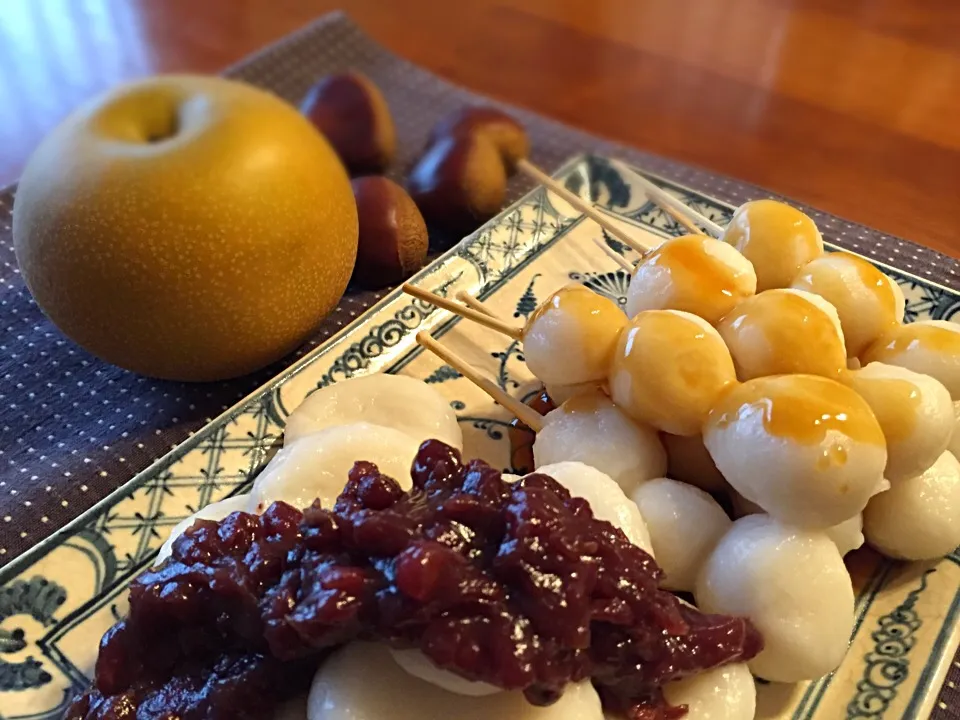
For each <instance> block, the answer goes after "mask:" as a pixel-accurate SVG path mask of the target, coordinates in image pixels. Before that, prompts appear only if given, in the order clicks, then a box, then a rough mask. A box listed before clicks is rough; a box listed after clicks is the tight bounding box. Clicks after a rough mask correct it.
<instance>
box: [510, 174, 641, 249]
mask: <svg viewBox="0 0 960 720" xmlns="http://www.w3.org/2000/svg"><path fill="white" fill-rule="evenodd" d="M517 169H518V170H519V171H520V172H522V173H523V174H524V175H527V176H528V177H530V178H532V179H533V180H536V181H537V182H538V183H540V184H541V185H543V186H545V187H546V188H547V189H548V190H549V191H550V192H552V193H554V194H556V195H559V196H560V197H562V198H563V199H564V200H566V201H567V202H568V203H570V204H571V205H573V207H575V208H576V209H577V210H579V211H580V212H582V213H583V214H584V215H586V216H587V217H588V218H590V219H591V220H593V221H594V222H595V223H597V225H599V226H600V227H602V228H603V229H604V230H606V231H607V232H608V233H610V234H611V235H613V236H614V237H615V238H616V239H617V240H619V241H620V242H622V243H623V244H624V245H626V246H627V247H629V248H632V249H633V250H636V251H637V252H638V253H640V254H641V255H643V254H644V253H645V252H647V250H649V249H650V248H651V247H654V246H655V245H656V244H657V243H653V244H651V245H645V244H644V243H642V242H640V241H639V240H637V239H636V238H635V237H631V236H630V235H627V233H625V232H623V230H621V229H620V228H618V227H617V226H616V225H614V224H613V223H612V222H611V221H610V220H608V219H607V218H605V217H604V216H603V215H602V214H601V213H600V212H599V211H598V210H597V209H596V208H595V207H593V206H592V205H591V204H590V203H588V202H586V201H584V200H583V199H582V198H581V197H580V196H579V195H576V194H574V193H572V192H570V191H569V190H567V189H566V188H565V187H564V186H563V185H561V184H560V183H558V182H557V181H556V180H554V179H553V178H552V177H550V176H549V175H547V174H546V173H545V172H543V170H541V169H540V168H538V167H536V166H535V165H532V164H531V163H530V162H529V161H528V160H520V161H519V162H517Z"/></svg>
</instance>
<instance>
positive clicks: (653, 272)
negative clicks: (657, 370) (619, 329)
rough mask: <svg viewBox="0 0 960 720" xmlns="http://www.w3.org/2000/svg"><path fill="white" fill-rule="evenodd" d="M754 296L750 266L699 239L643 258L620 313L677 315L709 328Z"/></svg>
mask: <svg viewBox="0 0 960 720" xmlns="http://www.w3.org/2000/svg"><path fill="white" fill-rule="evenodd" d="M756 290H757V276H756V273H755V272H754V270H753V265H751V264H750V261H749V260H747V259H746V258H745V257H743V255H741V254H740V253H738V252H737V251H736V250H734V249H733V248H732V247H731V246H730V245H727V244H726V243H721V242H717V241H716V240H714V239H713V238H709V237H706V236H705V235H684V236H682V237H677V238H671V239H669V240H666V241H665V242H663V243H662V244H661V245H660V246H659V247H657V248H655V249H654V250H652V251H651V252H650V253H648V254H647V255H646V256H645V257H644V258H643V259H642V260H641V261H640V263H639V264H638V265H637V267H636V270H634V273H633V278H632V279H631V281H630V286H629V287H628V288H627V302H626V311H627V316H628V317H633V316H634V315H636V314H637V313H639V312H642V311H644V310H683V311H685V312H689V313H693V314H694V315H699V316H700V317H702V318H703V319H704V320H706V321H707V322H709V323H710V324H711V325H713V324H716V323H717V322H718V321H719V320H720V318H722V317H723V316H724V315H726V314H727V313H729V312H730V311H731V310H733V308H734V306H735V305H737V303H739V302H740V301H741V300H743V299H745V298H748V297H750V296H752V295H753V294H754V293H755V292H756Z"/></svg>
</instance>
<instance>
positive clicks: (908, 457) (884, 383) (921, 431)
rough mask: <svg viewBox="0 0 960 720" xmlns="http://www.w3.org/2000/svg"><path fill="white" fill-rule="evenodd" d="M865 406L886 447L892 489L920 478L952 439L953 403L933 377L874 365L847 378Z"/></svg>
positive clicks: (888, 478)
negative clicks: (896, 485) (917, 476)
mask: <svg viewBox="0 0 960 720" xmlns="http://www.w3.org/2000/svg"><path fill="white" fill-rule="evenodd" d="M848 382H849V384H850V387H852V388H853V389H854V390H856V391H857V392H858V393H859V394H860V396H861V397H862V398H863V399H864V400H866V401H867V404H868V405H869V406H870V409H871V410H873V414H874V415H875V416H876V418H877V422H879V423H880V429H881V430H883V435H884V438H885V439H886V442H887V467H886V470H885V471H884V477H886V478H887V480H889V481H890V482H892V483H895V482H897V481H898V480H905V479H907V478H910V477H914V476H916V475H919V474H920V473H922V472H923V471H924V470H926V469H927V468H928V467H930V466H931V465H933V463H934V462H936V460H937V458H938V457H940V455H941V454H943V451H944V450H946V449H947V445H949V443H950V437H951V435H952V434H953V423H954V417H953V403H952V402H951V401H950V393H948V392H947V389H946V388H945V387H944V386H943V385H942V384H940V383H939V382H937V381H936V380H934V379H933V378H932V377H930V376H929V375H921V374H920V373H916V372H913V371H912V370H907V369H906V368H901V367H896V366H894V365H884V364H883V363H878V362H874V363H870V364H869V365H867V366H865V367H863V368H862V369H860V370H856V371H854V372H851V373H850V374H849V376H848Z"/></svg>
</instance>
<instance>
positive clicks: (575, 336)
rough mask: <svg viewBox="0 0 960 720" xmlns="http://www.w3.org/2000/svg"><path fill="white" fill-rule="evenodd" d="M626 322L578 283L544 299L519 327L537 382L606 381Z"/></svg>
mask: <svg viewBox="0 0 960 720" xmlns="http://www.w3.org/2000/svg"><path fill="white" fill-rule="evenodd" d="M626 325H627V318H626V317H625V316H624V314H623V311H622V310H620V307H619V306H618V305H617V304H616V303H615V302H614V301H613V300H611V299H610V298H607V297H604V296H602V295H599V294H597V293H595V292H593V291H592V290H589V289H587V288H585V287H583V286H582V285H570V286H568V287H565V288H562V289H560V290H558V291H557V292H555V293H553V294H552V295H551V296H550V297H548V298H547V299H546V300H545V301H544V302H543V303H541V304H540V306H539V307H538V308H537V309H536V311H535V312H534V313H533V314H532V315H531V316H530V319H529V320H527V323H526V326H525V327H524V329H523V356H524V358H525V359H526V361H527V367H529V368H530V372H532V373H533V374H534V375H535V376H536V377H537V378H539V379H540V381H541V382H544V383H547V384H553V383H556V384H560V385H570V384H577V383H585V382H591V381H595V382H596V381H601V380H605V379H606V377H607V373H608V372H609V368H610V360H611V358H612V356H613V352H614V350H615V348H616V346H617V341H618V340H619V338H620V333H621V331H622V330H623V329H624V327H626Z"/></svg>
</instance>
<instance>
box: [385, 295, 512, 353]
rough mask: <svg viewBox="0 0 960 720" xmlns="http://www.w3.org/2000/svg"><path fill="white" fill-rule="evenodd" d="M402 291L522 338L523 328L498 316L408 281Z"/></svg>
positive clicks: (478, 322) (508, 334)
mask: <svg viewBox="0 0 960 720" xmlns="http://www.w3.org/2000/svg"><path fill="white" fill-rule="evenodd" d="M403 291H404V292H405V293H406V294H407V295H412V296H413V297H415V298H417V299H419V300H423V301H424V302H428V303H431V304H433V305H436V306H437V307H438V308H441V309H443V310H449V311H450V312H452V313H453V314H454V315H459V316H460V317H462V318H466V319H467V320H472V321H473V322H475V323H477V324H478V325H483V326H484V327H487V328H490V329H491V330H495V331H496V332H498V333H500V334H501V335H506V336H507V337H509V338H512V339H514V340H523V330H522V329H521V328H518V327H516V326H515V325H511V324H510V323H507V322H504V321H503V320H500V319H499V318H495V317H491V316H490V315H488V314H486V313H484V312H481V311H479V310H474V309H473V308H470V307H467V306H466V305H461V304H460V303H458V302H456V301H455V300H451V299H450V298H445V297H442V296H441V295H437V294H435V293H432V292H430V291H429V290H424V289H423V288H420V287H417V286H416V285H411V284H410V283H404V284H403Z"/></svg>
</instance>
